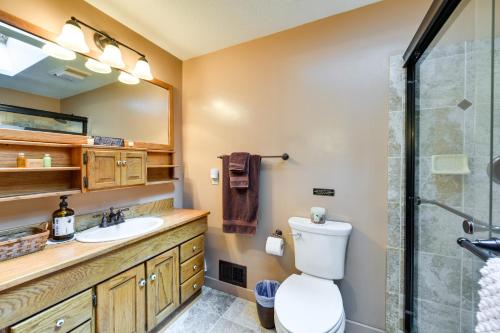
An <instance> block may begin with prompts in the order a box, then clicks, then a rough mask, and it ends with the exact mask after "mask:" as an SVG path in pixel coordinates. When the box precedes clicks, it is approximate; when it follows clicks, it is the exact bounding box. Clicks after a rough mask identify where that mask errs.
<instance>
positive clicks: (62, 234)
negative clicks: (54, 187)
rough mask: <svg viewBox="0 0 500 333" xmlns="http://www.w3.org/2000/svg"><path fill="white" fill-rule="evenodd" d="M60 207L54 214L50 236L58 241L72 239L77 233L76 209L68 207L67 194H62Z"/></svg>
mask: <svg viewBox="0 0 500 333" xmlns="http://www.w3.org/2000/svg"><path fill="white" fill-rule="evenodd" d="M60 199H61V203H60V204H59V209H58V210H56V211H55V212H54V213H53V214H52V228H51V229H50V232H51V234H50V238H51V240H53V241H56V242H63V241H67V240H70V239H72V238H73V237H74V235H75V211H74V210H73V209H71V208H68V203H67V202H66V199H68V197H67V196H65V195H63V196H61V198H60Z"/></svg>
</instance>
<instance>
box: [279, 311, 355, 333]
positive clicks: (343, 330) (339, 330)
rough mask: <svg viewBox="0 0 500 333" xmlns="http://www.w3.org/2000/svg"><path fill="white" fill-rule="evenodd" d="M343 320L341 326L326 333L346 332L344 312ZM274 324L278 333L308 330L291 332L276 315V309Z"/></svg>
mask: <svg viewBox="0 0 500 333" xmlns="http://www.w3.org/2000/svg"><path fill="white" fill-rule="evenodd" d="M341 320H342V323H341V324H340V326H339V327H337V328H336V329H333V330H331V331H328V332H326V333H344V332H345V315H344V314H342V319H341ZM274 325H275V326H276V332H277V333H306V332H290V331H289V330H287V329H286V328H285V327H283V325H282V324H281V322H280V321H279V319H278V316H277V315H276V311H274Z"/></svg>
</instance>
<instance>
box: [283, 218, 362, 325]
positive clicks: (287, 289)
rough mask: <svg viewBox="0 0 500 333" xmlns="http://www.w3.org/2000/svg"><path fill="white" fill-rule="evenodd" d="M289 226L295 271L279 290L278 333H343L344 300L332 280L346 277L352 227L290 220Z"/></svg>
mask: <svg viewBox="0 0 500 333" xmlns="http://www.w3.org/2000/svg"><path fill="white" fill-rule="evenodd" d="M288 224H290V227H291V229H292V232H293V237H294V244H295V267H296V268H297V269H298V270H300V271H301V272H302V274H301V275H297V274H292V275H290V276H289V277H288V278H287V279H286V280H285V281H283V283H282V284H281V286H280V287H279V288H278V291H277V292H276V296H275V304H274V322H275V324H276V331H277V332H278V333H343V332H344V330H345V315H344V305H343V303H342V296H341V295H340V291H339V288H338V287H337V286H336V285H335V283H334V281H333V280H339V279H342V278H343V277H344V263H345V252H346V247H347V240H348V239H349V235H350V233H351V230H352V226H351V225H350V224H349V223H343V222H334V221H326V222H325V223H324V224H314V223H312V222H311V220H310V219H308V218H302V217H291V218H290V219H289V220H288Z"/></svg>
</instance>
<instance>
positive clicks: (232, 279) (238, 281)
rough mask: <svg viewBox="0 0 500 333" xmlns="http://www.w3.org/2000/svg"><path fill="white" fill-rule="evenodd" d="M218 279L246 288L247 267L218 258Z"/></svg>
mask: <svg viewBox="0 0 500 333" xmlns="http://www.w3.org/2000/svg"><path fill="white" fill-rule="evenodd" d="M219 280H220V281H223V282H227V283H230V284H234V285H236V286H239V287H243V288H246V287H247V268H246V266H241V265H237V264H234V263H231V262H228V261H224V260H219Z"/></svg>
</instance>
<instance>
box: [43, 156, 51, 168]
mask: <svg viewBox="0 0 500 333" xmlns="http://www.w3.org/2000/svg"><path fill="white" fill-rule="evenodd" d="M43 167H44V168H51V167H52V157H50V154H45V155H44V156H43Z"/></svg>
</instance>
